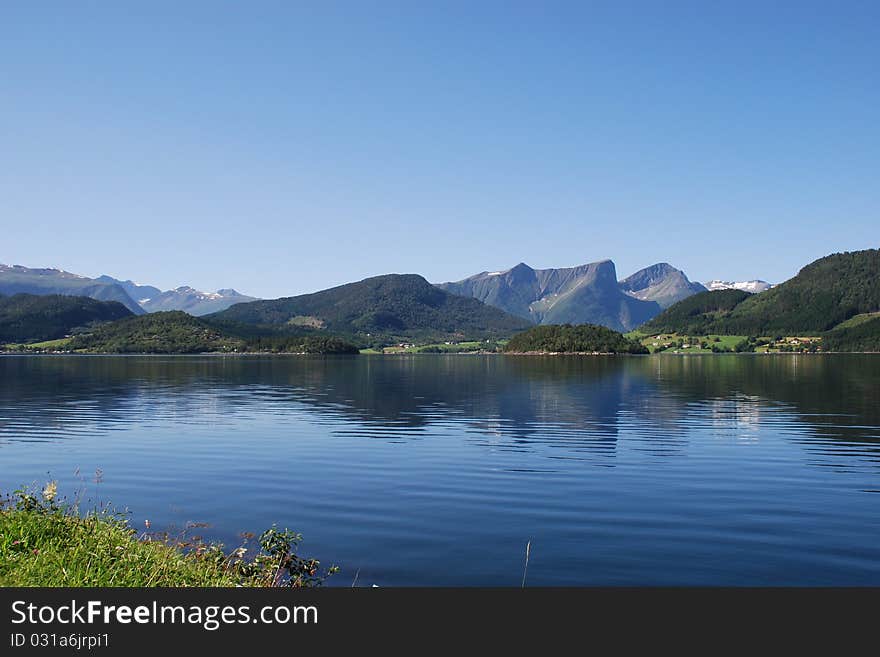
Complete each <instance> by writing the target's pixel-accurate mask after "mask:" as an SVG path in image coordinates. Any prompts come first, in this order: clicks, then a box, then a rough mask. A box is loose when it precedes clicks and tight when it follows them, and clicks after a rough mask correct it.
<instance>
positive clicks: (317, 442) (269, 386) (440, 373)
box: [0, 355, 880, 586]
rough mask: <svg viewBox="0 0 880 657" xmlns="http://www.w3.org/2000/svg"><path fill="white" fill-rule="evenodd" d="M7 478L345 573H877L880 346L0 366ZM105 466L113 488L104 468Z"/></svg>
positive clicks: (432, 581) (492, 576) (486, 579)
mask: <svg viewBox="0 0 880 657" xmlns="http://www.w3.org/2000/svg"><path fill="white" fill-rule="evenodd" d="M0 382H2V388H0V488H2V489H3V490H6V491H8V490H11V489H13V488H16V487H18V486H19V485H20V484H23V483H31V482H37V483H43V482H45V481H46V480H47V479H57V480H58V481H59V487H60V489H61V491H62V492H64V493H67V494H68V495H71V496H72V495H73V494H75V493H77V491H78V492H79V494H80V495H81V496H82V497H83V499H84V500H87V501H88V503H89V504H95V503H98V504H100V503H112V504H113V505H115V506H117V507H127V508H128V509H129V510H130V511H131V522H132V523H133V525H135V526H139V527H143V523H144V520H145V519H149V520H150V521H151V522H152V525H153V527H154V528H156V527H166V528H169V527H177V528H181V527H184V526H185V525H186V524H187V523H188V522H206V523H209V524H210V527H208V528H206V529H203V530H202V529H200V530H199V532H201V533H204V534H205V535H207V536H209V537H211V538H213V539H218V540H222V541H224V542H225V543H226V544H227V545H238V544H239V542H240V541H239V538H238V535H239V533H240V532H243V531H253V532H259V531H261V530H262V529H265V528H266V527H268V526H270V525H271V524H272V523H277V524H278V525H280V526H288V527H291V528H294V529H296V530H297V531H300V532H302V533H303V534H304V535H305V543H304V544H303V547H302V550H301V553H303V554H306V555H313V556H317V557H318V558H320V559H322V561H323V562H324V563H325V564H329V563H331V562H333V563H338V564H340V565H341V566H342V572H341V574H339V575H337V576H335V577H334V578H333V580H331V582H333V583H335V584H336V585H343V586H348V585H350V584H351V583H352V580H353V579H354V575H355V573H356V572H358V571H359V572H360V574H359V577H358V583H359V584H366V585H369V584H379V585H382V586H392V585H502V586H506V585H511V586H518V585H519V584H520V579H521V577H522V566H523V555H524V549H525V544H526V542H527V541H529V540H531V544H532V550H531V561H530V564H529V571H528V583H529V584H531V585H607V584H610V585H646V584H647V585H663V584H744V585H745V584H747V585H763V584H795V585H799V584H838V585H845V584H873V585H878V584H880V356H872V355H864V356H861V355H840V356H829V355H824V356H821V355H819V356H817V355H813V356H808V355H801V356H796V355H779V356H760V355H730V356H719V355H713V356H684V357H675V356H651V357H629V358H626V357H621V358H606V357H586V358H579V357H571V358H565V357H547V358H541V357H503V356H439V355H422V356H375V357H368V356H362V357H339V358H317V357H316V358H311V357H214V356H212V357H88V356H81V357H63V356H44V357H40V356H22V357H18V356H7V357H0ZM97 469H100V470H101V471H103V477H102V478H101V481H100V483H96V482H95V471H96V470H97Z"/></svg>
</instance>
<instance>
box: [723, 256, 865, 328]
mask: <svg viewBox="0 0 880 657" xmlns="http://www.w3.org/2000/svg"><path fill="white" fill-rule="evenodd" d="M877 310H880V249H869V250H866V251H854V252H852V253H835V254H834V255H830V256H826V257H824V258H820V259H819V260H816V261H815V262H812V263H810V264H809V265H807V266H806V267H804V268H803V269H801V271H800V272H799V273H798V275H797V276H795V277H794V278H792V279H791V280H788V281H786V282H785V283H782V284H781V285H779V286H777V287H775V288H772V289H770V290H767V291H766V292H762V293H760V294H756V295H753V296H752V297H750V298H748V299H746V300H745V301H743V302H742V303H741V304H740V305H739V306H737V307H736V308H735V309H734V310H733V311H732V312H731V313H730V315H729V316H728V317H727V318H725V320H724V328H725V332H726V333H738V334H744V335H757V334H770V333H789V334H795V333H796V334H806V333H819V332H822V331H827V330H829V329H832V328H834V327H835V326H836V325H838V324H840V323H841V322H844V321H846V320H847V319H849V318H850V317H853V316H855V315H858V314H860V313H870V312H875V311H877Z"/></svg>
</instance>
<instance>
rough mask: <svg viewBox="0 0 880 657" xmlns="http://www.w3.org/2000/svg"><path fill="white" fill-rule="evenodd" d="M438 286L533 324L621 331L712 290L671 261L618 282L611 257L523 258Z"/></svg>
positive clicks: (653, 266)
mask: <svg viewBox="0 0 880 657" xmlns="http://www.w3.org/2000/svg"><path fill="white" fill-rule="evenodd" d="M438 287H439V288H440V289H442V290H445V291H447V292H451V293H453V294H458V295H460V296H467V297H473V298H475V299H478V300H480V301H482V302H483V303H487V304H489V305H491V306H495V307H496V308H500V309H501V310H504V311H506V312H508V313H510V314H512V315H517V316H518V317H522V318H524V319H527V320H529V321H530V322H532V323H533V324H586V323H589V324H599V325H602V326H607V327H608V328H612V329H614V330H617V331H628V330H630V329H632V328H634V327H636V326H638V325H640V324H643V323H644V322H646V321H648V320H649V319H651V318H652V317H654V316H656V315H658V314H659V313H660V312H661V311H662V310H663V309H664V308H667V307H669V306H670V305H672V304H673V303H675V302H676V301H679V300H681V299H684V298H686V297H688V296H690V295H692V294H696V293H698V292H702V291H705V289H706V288H705V287H703V286H702V285H700V284H699V283H693V282H691V281H690V280H688V277H687V276H686V275H685V274H684V272H682V271H681V270H679V269H676V268H675V267H673V266H672V265H670V264H668V263H658V264H656V265H652V266H650V267H647V268H645V269H642V270H639V271H637V272H636V273H634V274H632V275H631V276H629V277H627V278H625V279H624V280H622V281H618V280H617V270H616V268H615V266H614V263H613V262H612V261H611V260H601V261H599V262H593V263H589V264H585V265H580V266H578V267H568V268H564V269H533V268H532V267H529V266H528V265H527V264H525V263H522V262H521V263H519V264H518V265H516V266H515V267H513V268H511V269H508V270H506V271H494V272H488V271H484V272H481V273H479V274H475V275H474V276H470V277H469V278H465V279H464V280H461V281H456V282H450V283H440V284H438Z"/></svg>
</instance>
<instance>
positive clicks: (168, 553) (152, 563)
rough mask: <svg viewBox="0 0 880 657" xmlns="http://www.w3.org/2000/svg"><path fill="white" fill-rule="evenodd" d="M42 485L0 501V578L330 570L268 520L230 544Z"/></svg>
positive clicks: (299, 576)
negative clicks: (172, 533)
mask: <svg viewBox="0 0 880 657" xmlns="http://www.w3.org/2000/svg"><path fill="white" fill-rule="evenodd" d="M55 496H56V487H55V484H54V483H50V484H48V485H47V486H46V488H45V489H44V490H43V491H42V492H41V493H34V492H27V491H24V490H20V491H16V492H15V493H13V494H12V495H11V496H9V497H7V498H6V499H4V500H3V504H2V506H0V586H174V587H181V586H291V587H311V586H320V585H321V584H322V583H323V582H324V580H325V579H326V578H327V577H328V576H330V575H332V574H333V573H335V572H336V570H337V569H336V568H335V567H333V568H330V569H327V570H325V571H322V570H321V569H320V562H319V561H317V560H315V559H306V558H303V557H300V556H298V555H297V554H296V549H297V546H298V544H299V542H300V541H301V540H302V537H301V536H300V535H299V534H296V533H294V532H291V531H289V530H286V529H285V530H279V529H277V528H275V527H272V528H271V529H268V530H267V531H265V532H263V534H262V535H261V536H260V537H259V541H258V546H253V547H249V546H248V545H247V544H245V545H243V546H241V547H239V548H238V549H235V550H232V551H230V552H227V551H224V549H223V546H221V545H218V544H207V543H204V542H202V541H201V540H200V539H198V538H192V539H185V538H183V537H174V538H172V537H169V536H167V535H164V534H141V535H138V534H137V532H136V531H135V530H134V529H132V528H131V527H130V526H129V525H128V523H127V522H126V520H125V518H124V516H122V515H119V514H113V513H111V512H109V511H103V512H93V513H88V514H83V515H81V514H79V513H77V512H76V511H75V510H74V509H73V508H71V507H68V506H65V505H62V504H58V503H56V501H55Z"/></svg>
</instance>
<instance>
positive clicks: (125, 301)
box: [0, 264, 146, 315]
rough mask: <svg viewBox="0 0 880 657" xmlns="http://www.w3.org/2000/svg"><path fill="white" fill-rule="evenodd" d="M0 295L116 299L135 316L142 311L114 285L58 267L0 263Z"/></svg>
mask: <svg viewBox="0 0 880 657" xmlns="http://www.w3.org/2000/svg"><path fill="white" fill-rule="evenodd" d="M0 294H4V295H7V296H11V295H14V294H38V295H45V294H61V295H65V296H80V297H90V298H92V299H96V300H98V301H118V302H119V303H121V304H122V305H123V306H125V307H126V308H128V309H129V310H130V311H131V312H133V313H134V314H136V315H142V314H143V313H144V312H146V311H145V310H144V309H143V308H141V307H140V306H139V305H138V303H137V302H136V301H135V300H134V299H132V298H131V297H130V296H129V295H128V293H127V292H126V291H125V290H124V289H123V288H122V287H121V286H120V285H118V284H116V283H111V282H108V281H99V280H96V279H92V278H86V277H85V276H79V275H77V274H71V273H70V272H67V271H63V270H61V269H31V268H29V267H22V266H21V265H2V264H0Z"/></svg>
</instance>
